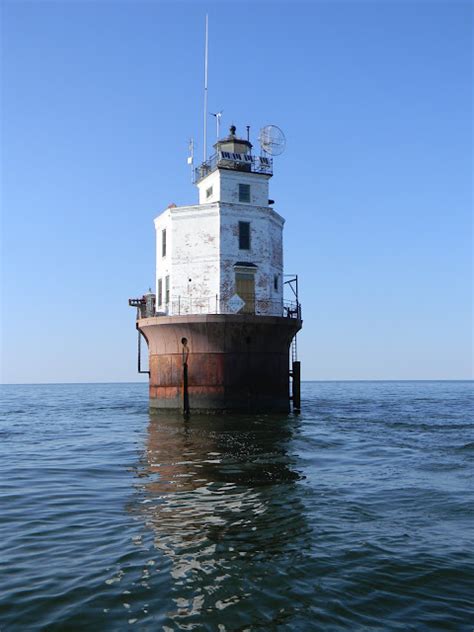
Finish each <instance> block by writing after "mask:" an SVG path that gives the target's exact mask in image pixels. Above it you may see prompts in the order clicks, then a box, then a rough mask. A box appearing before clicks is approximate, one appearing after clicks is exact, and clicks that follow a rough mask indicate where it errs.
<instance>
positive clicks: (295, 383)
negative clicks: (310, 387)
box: [290, 334, 301, 412]
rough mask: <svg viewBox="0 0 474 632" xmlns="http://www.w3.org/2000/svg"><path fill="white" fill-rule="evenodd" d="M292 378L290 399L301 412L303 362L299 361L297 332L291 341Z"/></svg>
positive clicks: (296, 409) (295, 408)
mask: <svg viewBox="0 0 474 632" xmlns="http://www.w3.org/2000/svg"><path fill="white" fill-rule="evenodd" d="M290 379H291V395H290V399H291V401H292V402H293V410H295V411H298V412H299V411H300V410H301V362H299V361H298V343H297V341H296V334H295V337H294V338H293V340H292V341H291V366H290Z"/></svg>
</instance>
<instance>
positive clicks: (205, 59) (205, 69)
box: [203, 13, 209, 162]
mask: <svg viewBox="0 0 474 632" xmlns="http://www.w3.org/2000/svg"><path fill="white" fill-rule="evenodd" d="M208 51H209V25H208V16H207V13H206V47H205V54H204V142H203V147H204V150H203V151H204V156H203V162H206V160H207V58H208Z"/></svg>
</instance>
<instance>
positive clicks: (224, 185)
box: [197, 169, 271, 206]
mask: <svg viewBox="0 0 474 632" xmlns="http://www.w3.org/2000/svg"><path fill="white" fill-rule="evenodd" d="M270 177H271V176H269V175H264V174H259V173H251V172H248V171H237V170H235V171H234V170H232V169H216V171H213V172H212V173H211V174H209V175H208V176H207V177H206V178H204V179H203V180H201V182H199V183H198V185H197V187H198V189H199V204H204V203H206V202H218V201H220V202H231V203H238V202H239V184H240V183H241V184H249V185H250V204H253V205H255V206H267V205H268V181H269V179H270ZM211 186H212V189H213V194H212V197H210V198H207V197H206V191H207V189H209V187H211Z"/></svg>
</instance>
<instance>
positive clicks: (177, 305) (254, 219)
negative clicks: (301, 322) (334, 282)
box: [155, 169, 284, 315]
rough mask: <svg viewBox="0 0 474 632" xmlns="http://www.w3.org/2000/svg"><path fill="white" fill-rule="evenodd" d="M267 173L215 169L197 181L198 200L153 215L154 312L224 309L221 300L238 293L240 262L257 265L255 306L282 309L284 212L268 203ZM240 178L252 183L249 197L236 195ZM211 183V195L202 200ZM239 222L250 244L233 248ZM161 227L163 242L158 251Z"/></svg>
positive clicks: (264, 309)
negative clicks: (245, 200)
mask: <svg viewBox="0 0 474 632" xmlns="http://www.w3.org/2000/svg"><path fill="white" fill-rule="evenodd" d="M269 177H270V176H268V175H265V174H257V173H250V172H242V171H232V170H227V169H216V170H215V171H214V172H212V173H211V174H209V176H207V177H206V178H204V179H203V180H202V181H201V182H199V184H198V189H199V199H200V203H199V204H196V205H191V206H181V207H171V208H168V209H166V210H165V211H164V212H163V213H161V215H159V216H158V217H157V218H156V219H155V229H156V244H157V251H156V293H157V312H159V313H160V312H161V313H167V314H170V315H176V314H179V313H180V314H186V313H216V312H222V311H226V302H227V301H228V300H230V299H231V297H232V296H233V295H234V294H235V293H236V287H235V264H237V263H238V262H240V263H247V264H251V265H252V267H253V266H255V268H253V269H254V270H255V299H256V313H261V314H266V315H281V310H282V301H283V246H282V239H283V235H282V233H283V224H284V219H283V218H282V217H281V216H280V215H279V214H278V213H277V212H276V211H274V210H273V209H272V208H271V207H270V206H268V181H269ZM239 184H249V185H250V203H242V202H239ZM211 187H212V195H211V196H210V197H209V198H207V199H206V191H208V190H209V189H210V188H211ZM242 221H243V222H250V249H248V250H240V249H239V222H242ZM164 229H166V236H167V244H166V256H164V257H163V256H162V230H164ZM167 276H169V283H170V287H169V301H168V302H166V294H165V292H166V281H165V279H166V277H167ZM275 277H277V289H275V287H274V283H275ZM159 279H161V280H162V283H161V287H162V301H161V306H160V304H159V303H160V301H159V300H158V288H159Z"/></svg>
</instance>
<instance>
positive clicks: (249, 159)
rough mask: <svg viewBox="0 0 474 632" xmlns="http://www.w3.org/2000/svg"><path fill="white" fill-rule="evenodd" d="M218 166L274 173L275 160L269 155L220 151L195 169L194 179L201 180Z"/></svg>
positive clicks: (268, 173)
mask: <svg viewBox="0 0 474 632" xmlns="http://www.w3.org/2000/svg"><path fill="white" fill-rule="evenodd" d="M218 167H221V168H224V169H236V170H237V171H250V172H252V173H264V174H267V175H270V176H271V175H272V173H273V160H272V158H270V157H268V156H251V155H250V154H239V153H233V152H230V151H219V152H217V153H216V154H213V155H212V156H211V157H210V158H209V159H208V160H206V161H205V162H203V163H202V164H201V165H199V167H196V169H195V170H194V181H195V182H199V181H200V180H202V179H203V178H205V177H206V176H207V175H209V174H210V173H212V172H213V171H214V170H215V169H217V168H218Z"/></svg>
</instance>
